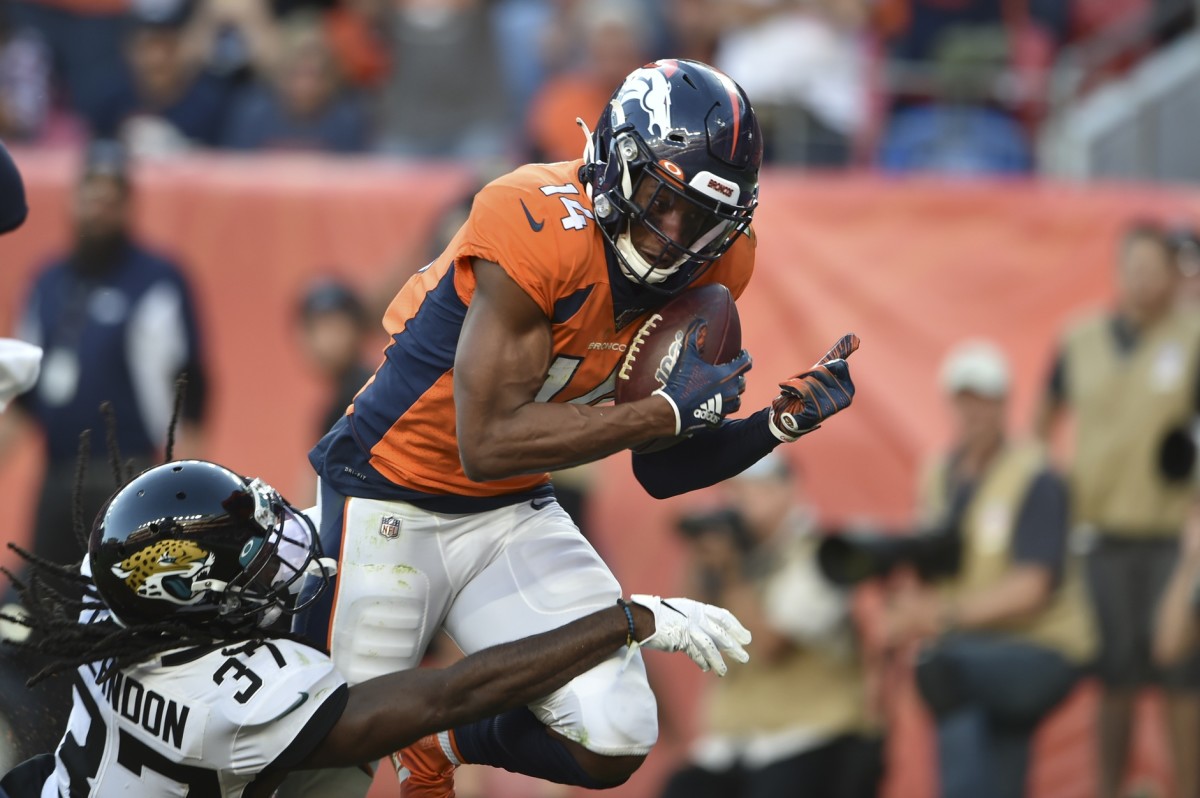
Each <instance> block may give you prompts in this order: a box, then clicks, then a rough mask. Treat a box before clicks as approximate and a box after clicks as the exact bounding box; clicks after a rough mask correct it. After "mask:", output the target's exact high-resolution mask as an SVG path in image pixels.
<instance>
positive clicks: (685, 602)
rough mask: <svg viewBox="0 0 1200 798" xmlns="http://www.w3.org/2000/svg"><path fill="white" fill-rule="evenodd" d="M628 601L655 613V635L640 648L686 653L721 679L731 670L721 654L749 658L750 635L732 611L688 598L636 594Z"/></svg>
mask: <svg viewBox="0 0 1200 798" xmlns="http://www.w3.org/2000/svg"><path fill="white" fill-rule="evenodd" d="M629 600H630V601H632V602H633V603H635V604H641V605H642V606H643V607H645V608H646V609H648V610H650V611H651V612H653V613H654V634H652V635H650V636H649V637H647V638H646V639H645V640H642V641H641V642H640V643H639V644H638V645H640V646H644V647H645V648H652V649H655V650H657V651H667V652H671V651H683V652H684V653H686V654H687V655H688V656H689V657H691V658H692V662H694V663H696V664H697V665H698V666H700V670H702V671H704V672H706V673H707V672H708V671H709V670H714V671H716V672H717V675H718V676H724V675H725V673H726V672H727V671H728V670H729V667H728V666H727V665H726V664H725V660H724V659H722V658H721V652H725V653H726V654H728V655H729V656H731V657H733V658H734V659H735V660H737V661H738V662H747V661H749V659H750V655H749V654H747V653H746V649H745V648H743V646H745V645H746V644H747V643H749V642H750V632H749V630H747V629H746V627H744V626H742V625H741V623H739V622H738V619H737V618H735V617H733V613H732V612H730V611H729V610H726V609H723V608H721V607H714V606H712V605H710V604H701V603H700V602H699V601H693V600H691V599H687V598H670V599H664V598H659V597H658V596H646V595H633V596H630V597H629Z"/></svg>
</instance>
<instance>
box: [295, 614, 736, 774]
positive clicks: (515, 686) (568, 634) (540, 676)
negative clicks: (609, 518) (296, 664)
mask: <svg viewBox="0 0 1200 798" xmlns="http://www.w3.org/2000/svg"><path fill="white" fill-rule="evenodd" d="M626 606H627V607H628V609H629V611H630V612H631V613H632V615H631V616H626V614H625V612H624V610H623V609H622V608H621V607H617V606H614V607H611V608H610V609H606V610H600V611H599V612H594V613H592V614H591V615H589V616H587V617H585V618H580V619H579V620H577V621H573V622H572V623H569V624H567V625H565V626H562V627H560V628H558V629H554V630H552V631H549V632H545V633H543V634H540V635H535V636H533V637H527V638H525V639H523V640H517V641H515V642H513V643H506V644H504V645H500V646H494V647H492V648H488V649H485V650H483V651H480V652H477V653H475V654H472V655H471V656H469V657H467V658H466V659H463V660H460V661H459V662H458V663H456V664H454V665H452V666H451V667H449V668H445V669H441V670H431V669H420V668H418V669H416V670H408V671H401V672H399V673H392V674H388V675H387V676H380V677H378V678H376V679H371V680H370V681H366V682H363V683H362V684H357V685H354V686H353V687H351V688H350V695H349V698H348V701H347V703H346V708H345V710H344V711H343V712H342V715H341V717H340V718H339V719H338V721H337V723H336V724H335V725H334V727H333V729H332V730H330V732H329V734H328V735H327V736H326V737H325V739H324V740H323V741H322V742H321V743H320V744H319V745H318V746H317V748H316V749H315V750H314V751H313V752H312V754H311V755H310V756H308V757H306V758H305V759H304V764H303V766H302V767H304V768H306V769H309V768H326V767H342V766H349V765H355V764H358V763H360V762H368V761H372V760H375V759H379V758H380V757H383V756H386V755H387V754H390V753H391V752H393V751H398V750H400V749H401V748H403V747H405V746H406V745H409V744H411V743H413V742H416V741H417V740H419V739H421V738H422V737H424V736H425V735H427V734H432V733H434V732H438V731H442V730H444V729H450V728H454V727H455V726H460V725H462V724H464V723H470V722H473V721H476V720H480V719H482V718H487V717H490V716H492V715H496V714H499V713H501V712H506V711H508V710H510V709H516V708H517V707H522V706H525V705H526V704H529V703H530V702H531V701H534V700H536V699H538V698H540V697H542V696H544V695H547V694H549V693H551V692H553V691H554V690H556V689H558V688H559V687H562V686H563V685H565V684H566V683H567V682H569V681H570V680H571V679H574V678H575V677H576V676H578V675H579V674H581V673H583V672H584V671H587V670H589V669H591V668H593V667H595V666H597V665H599V664H600V663H601V662H603V661H604V660H606V659H608V658H609V657H611V656H612V655H613V654H614V652H616V651H618V650H620V648H621V646H622V645H623V644H625V643H626V642H628V640H629V635H630V632H631V630H630V628H629V620H628V618H629V617H632V619H633V625H634V628H633V630H632V634H633V638H634V639H635V640H641V644H640V645H641V646H642V647H644V648H651V649H655V650H659V651H683V652H685V653H687V655H688V656H689V657H691V658H692V661H694V662H695V663H696V664H697V665H699V666H700V667H701V668H702V669H703V670H709V669H710V668H711V669H713V670H716V672H717V673H718V675H724V673H725V671H726V666H725V663H724V660H723V659H722V658H721V652H725V653H727V654H729V655H730V656H732V657H733V658H734V659H736V660H737V661H739V662H746V661H747V660H748V659H749V657H748V655H747V654H746V652H745V649H743V648H742V646H743V645H744V644H746V643H749V642H750V633H749V632H747V631H746V629H745V628H744V627H743V626H742V625H741V624H740V623H738V621H737V619H736V618H734V617H733V615H731V614H730V613H729V612H727V611H726V610H723V609H721V608H719V607H712V606H709V605H706V604H700V603H699V602H695V601H691V600H689V599H667V600H663V599H659V598H658V597H656V596H633V597H632V598H631V600H630V602H629V603H628V604H627V605H626Z"/></svg>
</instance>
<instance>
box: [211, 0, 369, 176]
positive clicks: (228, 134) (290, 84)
mask: <svg viewBox="0 0 1200 798" xmlns="http://www.w3.org/2000/svg"><path fill="white" fill-rule="evenodd" d="M341 89H342V83H341V80H340V76H339V75H338V74H337V68H336V64H335V63H334V60H333V55H332V53H331V51H330V47H329V42H328V41H327V39H326V34H325V29H324V27H323V26H322V24H321V20H320V17H318V16H317V15H316V14H313V13H308V12H295V13H293V14H291V15H290V16H289V17H288V18H287V19H286V20H285V21H284V22H283V26H282V31H281V36H280V54H279V63H278V65H277V66H276V68H275V74H274V75H273V76H272V80H271V81H270V82H267V83H261V84H258V85H255V86H253V87H251V88H249V89H247V90H246V91H245V93H244V94H243V95H242V96H241V97H239V98H238V100H237V102H236V104H235V105H234V108H233V112H232V114H231V117H230V121H229V126H228V128H227V129H226V131H225V135H224V136H223V137H222V141H221V144H222V146H224V147H228V148H231V149H238V150H256V149H267V148H269V149H289V150H327V151H329V152H340V153H349V152H361V151H362V150H364V149H365V148H366V145H367V135H368V120H367V111H366V107H365V105H364V103H363V101H362V99H361V98H360V97H359V96H358V95H357V94H356V93H351V92H348V91H340V90H341Z"/></svg>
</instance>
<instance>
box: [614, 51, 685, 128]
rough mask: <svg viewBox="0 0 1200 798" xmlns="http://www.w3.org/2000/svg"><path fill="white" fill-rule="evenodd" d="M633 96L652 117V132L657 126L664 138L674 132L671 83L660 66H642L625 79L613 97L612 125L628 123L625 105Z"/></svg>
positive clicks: (647, 114) (643, 110) (650, 125)
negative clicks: (654, 67) (656, 67)
mask: <svg viewBox="0 0 1200 798" xmlns="http://www.w3.org/2000/svg"><path fill="white" fill-rule="evenodd" d="M631 100H632V101H637V103H638V105H639V106H640V108H641V110H642V112H644V113H645V114H646V116H647V117H649V119H650V124H649V125H648V126H647V130H649V131H650V132H652V133H653V132H655V128H657V129H658V130H657V134H658V136H659V137H660V138H665V137H666V135H667V134H668V133H670V132H671V129H672V127H673V125H672V124H671V84H670V82H669V81H668V80H667V78H666V76H665V75H663V73H662V71H661V70H658V69H653V68H648V67H642V68H641V69H637V70H634V71H633V73H632V74H630V76H629V77H628V78H626V79H625V83H624V84H623V85H622V87H621V90H620V92H619V93H618V94H617V96H616V97H615V98H614V99H613V101H612V110H613V116H614V120H613V121H614V124H613V127H619V126H620V125H623V124H624V123H625V118H626V113H625V110H626V109H625V106H626V104H627V103H629V102H630V101H631ZM631 110H632V109H631Z"/></svg>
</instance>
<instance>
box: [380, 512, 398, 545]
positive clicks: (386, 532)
mask: <svg viewBox="0 0 1200 798" xmlns="http://www.w3.org/2000/svg"><path fill="white" fill-rule="evenodd" d="M379 534H381V535H383V536H384V537H385V538H387V539H388V540H391V539H393V538H395V537H398V536H399V535H400V519H399V518H396V517H395V516H393V515H385V516H384V517H383V520H382V521H380V522H379Z"/></svg>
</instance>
